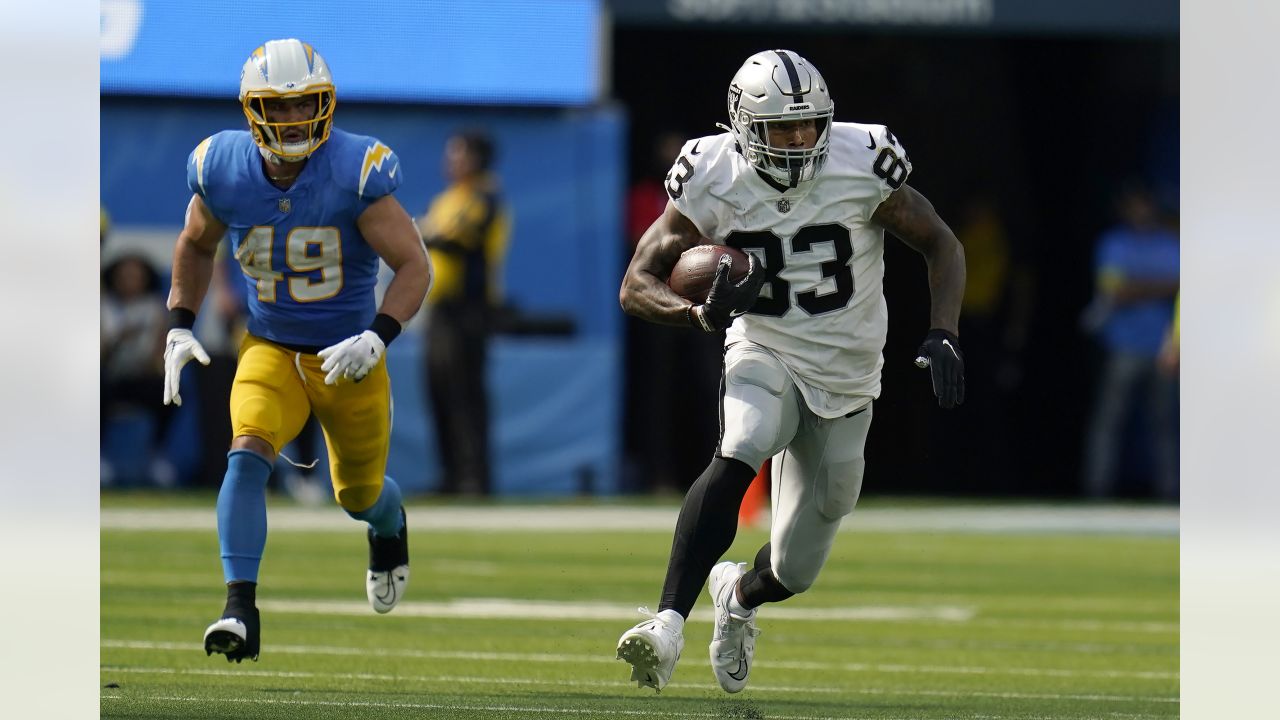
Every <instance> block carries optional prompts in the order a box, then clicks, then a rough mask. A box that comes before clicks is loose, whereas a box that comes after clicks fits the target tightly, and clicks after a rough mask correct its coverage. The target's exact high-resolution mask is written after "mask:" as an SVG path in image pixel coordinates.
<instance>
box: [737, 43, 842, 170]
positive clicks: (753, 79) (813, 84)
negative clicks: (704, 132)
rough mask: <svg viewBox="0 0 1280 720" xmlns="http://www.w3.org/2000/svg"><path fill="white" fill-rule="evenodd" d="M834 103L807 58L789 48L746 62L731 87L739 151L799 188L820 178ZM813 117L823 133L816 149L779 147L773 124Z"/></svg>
mask: <svg viewBox="0 0 1280 720" xmlns="http://www.w3.org/2000/svg"><path fill="white" fill-rule="evenodd" d="M834 114H835V103H833V102H832V101H831V94H830V93H829V92H828V91H827V83H826V81H824V80H823V79H822V75H821V74H820V73H819V72H818V69H817V68H815V67H814V66H813V65H811V64H810V63H809V61H808V60H805V59H804V58H802V57H800V56H799V55H797V54H796V53H794V52H792V51H790V50H765V51H763V52H758V53H756V54H755V55H752V56H751V57H749V58H747V61H746V62H745V63H743V64H742V67H741V68H739V69H738V72H737V74H735V75H734V76H733V80H732V82H730V83H729V124H730V126H731V127H729V128H726V129H728V130H729V131H730V132H732V133H733V138H734V140H736V141H737V142H738V147H739V148H740V149H741V150H742V153H743V155H744V156H746V158H747V162H749V163H751V164H752V165H754V166H755V167H757V168H759V170H760V171H761V172H763V173H765V174H766V175H768V176H769V177H771V178H773V179H774V180H776V181H778V182H779V183H782V184H784V185H787V186H789V187H795V186H796V185H798V184H799V183H801V182H804V181H806V180H812V179H814V178H815V177H817V176H818V173H819V172H820V171H821V170H822V166H823V164H824V163H825V162H826V160H827V151H828V149H829V147H830V143H831V118H832V116H833V115H834ZM810 118H812V119H813V120H814V122H815V124H816V125H817V129H818V142H817V144H816V145H815V146H814V147H813V148H807V149H790V148H775V147H773V146H771V145H770V144H769V123H775V122H793V121H796V120H807V119H810Z"/></svg>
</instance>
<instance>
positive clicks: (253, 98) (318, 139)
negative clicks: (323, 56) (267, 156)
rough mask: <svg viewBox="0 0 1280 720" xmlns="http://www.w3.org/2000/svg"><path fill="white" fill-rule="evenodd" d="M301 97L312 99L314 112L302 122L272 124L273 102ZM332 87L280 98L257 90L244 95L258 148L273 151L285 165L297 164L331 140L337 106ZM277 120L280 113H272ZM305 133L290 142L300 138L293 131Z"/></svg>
mask: <svg viewBox="0 0 1280 720" xmlns="http://www.w3.org/2000/svg"><path fill="white" fill-rule="evenodd" d="M298 97H307V98H311V99H312V100H313V102H314V106H315V112H314V114H313V115H312V116H311V117H310V118H307V119H303V120H288V121H280V120H272V119H270V116H269V115H268V111H267V108H268V106H269V104H270V102H271V101H272V100H276V99H282V100H292V99H294V98H298ZM336 104H337V103H336V99H335V97H334V92H333V86H332V85H327V86H320V87H314V88H308V89H307V91H306V92H301V93H291V94H288V95H281V94H278V93H276V92H274V91H271V90H257V91H250V92H247V93H245V97H244V98H243V105H244V115H245V118H247V119H248V120H249V129H250V131H251V132H252V133H253V139H254V142H256V143H258V145H259V147H262V148H263V149H265V150H268V151H270V152H271V153H272V154H273V155H275V156H277V157H279V158H280V159H281V160H285V161H297V160H301V159H303V158H306V157H308V156H309V155H311V153H313V152H315V150H316V148H318V147H320V145H322V144H323V143H324V141H325V140H328V139H329V131H330V129H332V127H333V108H334V106H335V105H336ZM272 114H273V115H276V116H278V115H279V113H272ZM293 128H300V129H302V130H303V135H302V136H301V137H296V138H292V139H289V138H290V137H291V136H295V135H297V133H296V132H292V131H291V129H293Z"/></svg>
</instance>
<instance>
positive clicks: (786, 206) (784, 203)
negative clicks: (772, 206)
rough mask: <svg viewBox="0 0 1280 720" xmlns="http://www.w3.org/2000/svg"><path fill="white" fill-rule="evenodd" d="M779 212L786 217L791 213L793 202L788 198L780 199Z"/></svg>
mask: <svg viewBox="0 0 1280 720" xmlns="http://www.w3.org/2000/svg"><path fill="white" fill-rule="evenodd" d="M778 212H780V213H782V214H783V215H786V214H787V213H789V212H791V201H790V200H788V199H786V198H781V199H779V200H778Z"/></svg>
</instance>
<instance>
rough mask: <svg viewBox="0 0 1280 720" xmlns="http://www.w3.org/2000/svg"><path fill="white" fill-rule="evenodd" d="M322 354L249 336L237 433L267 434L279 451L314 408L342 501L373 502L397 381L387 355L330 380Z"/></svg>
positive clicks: (364, 505) (243, 350)
mask: <svg viewBox="0 0 1280 720" xmlns="http://www.w3.org/2000/svg"><path fill="white" fill-rule="evenodd" d="M320 364H321V360H320V358H319V356H317V355H311V354H307V353H299V352H296V351H293V350H290V349H288V348H285V347H281V346H279V345H276V344H275V343H272V342H269V341H267V340H263V339H262V338H258V337H254V336H252V335H246V336H245V339H244V343H243V344H241V346H240V362H239V365H238V366H237V368H236V378H235V382H233V383H232V385H231V430H232V437H240V436H241V435H251V436H253V437H256V438H261V439H262V440H264V441H266V442H267V443H268V444H270V445H271V449H272V450H274V451H275V452H276V453H279V452H280V450H281V448H283V447H284V446H285V445H288V444H289V442H290V441H291V440H293V439H294V438H295V437H297V436H298V433H299V432H301V431H302V426H303V424H304V423H305V422H306V421H307V415H308V414H309V413H312V412H314V413H315V415H316V419H317V420H319V421H320V427H321V428H322V429H323V430H324V440H325V446H326V447H327V448H328V450H329V469H330V472H331V474H332V476H333V490H334V495H335V496H336V497H337V499H338V504H339V505H341V506H342V507H343V509H345V510H348V511H350V512H360V511H362V510H367V509H368V508H370V507H372V506H373V504H374V502H376V501H377V499H378V495H379V494H380V493H381V492H382V477H383V473H384V472H385V471H386V467H387V449H388V447H389V446H390V443H391V379H390V377H389V376H388V375H387V362H386V358H383V359H382V360H381V361H379V363H378V365H377V367H375V368H374V369H373V370H371V371H370V372H369V374H368V376H366V377H365V378H364V379H363V380H361V381H360V382H358V383H356V382H352V381H350V380H341V381H339V382H338V384H337V385H325V384H324V376H325V373H324V372H322V371H321V370H320Z"/></svg>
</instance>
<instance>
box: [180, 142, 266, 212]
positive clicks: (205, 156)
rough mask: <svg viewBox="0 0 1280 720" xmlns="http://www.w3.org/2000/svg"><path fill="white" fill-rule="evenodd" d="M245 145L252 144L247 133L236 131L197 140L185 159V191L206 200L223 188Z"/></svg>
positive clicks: (233, 170)
mask: <svg viewBox="0 0 1280 720" xmlns="http://www.w3.org/2000/svg"><path fill="white" fill-rule="evenodd" d="M246 141H247V142H249V143H250V144H252V143H253V139H252V137H250V135H249V133H248V132H247V131H240V130H223V131H222V132H220V133H217V134H215V135H210V136H209V137H207V138H205V139H204V140H201V141H200V143H199V144H198V145H196V147H195V149H194V150H192V151H191V154H190V155H188V156H187V187H188V188H190V189H191V192H193V193H196V194H197V195H199V196H200V197H202V198H205V199H208V198H209V195H210V193H212V192H213V191H214V189H215V188H218V187H222V186H224V185H226V184H227V182H228V178H229V176H230V175H231V174H232V173H234V172H235V168H234V167H233V166H234V163H235V159H236V158H238V157H241V155H242V153H243V149H244V148H243V147H242V146H243V145H244V143H245V142H246ZM231 181H232V182H234V178H232V179H231Z"/></svg>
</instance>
